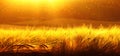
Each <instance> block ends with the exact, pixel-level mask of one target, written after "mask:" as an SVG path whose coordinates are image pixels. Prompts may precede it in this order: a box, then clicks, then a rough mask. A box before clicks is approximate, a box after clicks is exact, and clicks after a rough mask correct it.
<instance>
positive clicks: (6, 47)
mask: <svg viewBox="0 0 120 56" xmlns="http://www.w3.org/2000/svg"><path fill="white" fill-rule="evenodd" d="M0 52H13V53H17V52H25V53H29V52H38V53H45V52H49V53H51V56H52V55H53V56H65V55H66V56H70V55H71V56H87V55H96V56H100V55H101V56H103V54H109V56H110V55H113V56H117V55H118V56H119V55H120V54H119V53H120V27H119V26H116V25H115V26H109V27H103V26H102V25H101V26H99V27H97V28H95V27H93V26H92V25H89V26H87V25H82V26H79V27H29V26H26V27H24V28H20V27H10V26H9V27H1V28H0ZM49 56H50V55H49Z"/></svg>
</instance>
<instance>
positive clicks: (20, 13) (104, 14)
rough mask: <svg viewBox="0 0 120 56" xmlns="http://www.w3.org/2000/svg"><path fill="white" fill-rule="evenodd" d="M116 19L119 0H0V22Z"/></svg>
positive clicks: (68, 22) (29, 22)
mask: <svg viewBox="0 0 120 56" xmlns="http://www.w3.org/2000/svg"><path fill="white" fill-rule="evenodd" d="M90 21H91V22H93V21H94V22H98V21H101V22H99V23H103V22H110V23H112V22H116V23H119V21H120V1H119V0H0V24H15V25H20V24H23V25H29V24H30V25H39V24H53V25H54V24H78V23H81V22H82V23H84V22H90Z"/></svg>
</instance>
